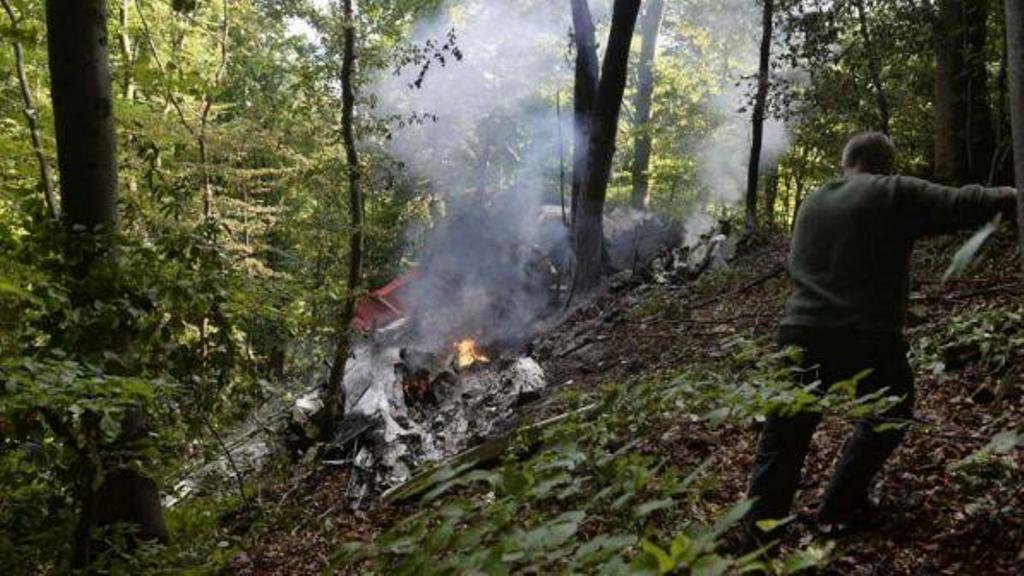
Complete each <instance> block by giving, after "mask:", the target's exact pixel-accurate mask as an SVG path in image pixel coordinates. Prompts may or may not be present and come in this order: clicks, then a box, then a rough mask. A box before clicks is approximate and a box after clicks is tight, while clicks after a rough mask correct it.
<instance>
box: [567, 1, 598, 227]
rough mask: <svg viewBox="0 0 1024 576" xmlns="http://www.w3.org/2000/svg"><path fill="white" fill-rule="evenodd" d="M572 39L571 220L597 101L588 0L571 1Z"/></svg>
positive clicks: (593, 34)
mask: <svg viewBox="0 0 1024 576" xmlns="http://www.w3.org/2000/svg"><path fill="white" fill-rule="evenodd" d="M570 2H571V6H572V26H573V38H574V40H575V44H576V78H575V87H574V91H573V120H574V124H575V127H576V130H575V132H576V133H575V134H574V143H573V151H572V199H571V202H570V205H571V212H572V217H571V220H572V223H573V227H574V228H575V225H576V215H577V213H578V212H579V201H580V191H581V190H582V188H583V181H584V177H585V176H584V174H585V173H586V170H587V146H588V145H589V144H590V122H591V117H592V116H593V113H594V103H595V102H596V100H597V81H598V65H599V64H598V60H597V38H596V32H595V30H594V20H593V18H592V17H591V15H590V5H589V3H588V2H587V0H570Z"/></svg>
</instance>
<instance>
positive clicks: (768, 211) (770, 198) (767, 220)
mask: <svg viewBox="0 0 1024 576" xmlns="http://www.w3.org/2000/svg"><path fill="white" fill-rule="evenodd" d="M766 179H767V182H766V183H765V188H764V225H765V228H766V229H768V230H772V229H774V228H775V201H776V199H777V197H778V194H779V169H778V167H773V168H772V169H771V170H769V171H768V176H767V178H766Z"/></svg>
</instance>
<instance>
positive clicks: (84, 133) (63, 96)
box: [46, 0, 117, 231]
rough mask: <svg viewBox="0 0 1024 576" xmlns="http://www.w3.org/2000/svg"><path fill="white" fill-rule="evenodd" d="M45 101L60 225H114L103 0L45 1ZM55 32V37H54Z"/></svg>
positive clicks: (110, 110)
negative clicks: (48, 101)
mask: <svg viewBox="0 0 1024 576" xmlns="http://www.w3.org/2000/svg"><path fill="white" fill-rule="evenodd" d="M46 14H47V29H48V30H49V31H50V33H48V34H47V39H48V46H49V60H50V82H51V86H52V88H51V97H52V99H53V115H54V125H55V128H56V135H57V164H58V166H59V168H60V173H61V176H62V178H61V208H62V212H63V214H64V219H65V223H66V224H67V225H68V226H69V227H70V228H72V229H73V230H77V231H94V230H95V229H96V228H98V227H102V228H105V229H110V228H112V227H113V226H114V225H115V223H116V221H117V160H116V155H115V148H114V147H115V136H114V114H113V97H112V95H111V91H110V64H109V62H108V60H107V30H106V22H107V7H106V2H105V0H47V2H46ZM57 31H59V33H54V32H57Z"/></svg>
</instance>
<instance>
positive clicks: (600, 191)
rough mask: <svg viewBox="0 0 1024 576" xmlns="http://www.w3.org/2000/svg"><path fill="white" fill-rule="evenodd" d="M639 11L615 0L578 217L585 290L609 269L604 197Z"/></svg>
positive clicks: (580, 286) (630, 0)
mask: <svg viewBox="0 0 1024 576" xmlns="http://www.w3.org/2000/svg"><path fill="white" fill-rule="evenodd" d="M639 12H640V0H615V9H614V12H613V15H612V29H611V33H610V34H609V37H608V49H607V51H606V52H605V57H604V64H603V65H602V70H601V79H600V82H599V84H598V88H597V100H596V102H595V103H594V114H593V117H592V120H591V132H590V143H589V145H588V147H587V165H586V171H585V178H584V181H583V188H582V189H581V190H580V199H579V217H578V218H577V219H576V224H577V228H576V273H575V280H574V284H573V286H574V289H575V290H576V291H578V292H579V293H586V292H589V291H591V290H593V289H594V288H596V287H597V285H598V284H599V283H600V281H601V275H602V273H603V258H602V255H603V249H604V222H603V216H604V201H605V196H606V194H607V192H608V179H609V177H610V176H611V170H612V159H613V158H614V156H615V136H616V131H617V130H618V125H619V113H620V112H621V111H622V96H623V94H624V92H625V90H626V74H627V72H628V70H629V49H630V45H631V44H632V41H633V28H634V27H635V26H636V20H637V16H638V14H639Z"/></svg>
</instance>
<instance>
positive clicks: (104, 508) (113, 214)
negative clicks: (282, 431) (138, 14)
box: [46, 0, 167, 566]
mask: <svg viewBox="0 0 1024 576" xmlns="http://www.w3.org/2000/svg"><path fill="white" fill-rule="evenodd" d="M46 25H47V30H48V33H47V43H48V47H49V61H50V62H49V63H50V78H51V90H50V92H51V97H52V99H53V113H54V124H55V128H56V135H57V160H58V165H59V167H60V174H61V203H62V207H63V215H64V224H65V227H66V228H67V229H68V231H69V238H68V241H67V250H68V252H69V254H68V259H69V261H71V262H73V264H72V272H73V273H75V274H77V275H80V276H84V275H85V274H87V273H88V272H89V268H90V266H91V265H92V263H94V262H96V261H98V260H99V259H101V258H106V257H107V254H109V250H108V247H109V245H108V242H107V241H106V238H107V237H109V234H110V233H111V232H113V231H114V229H115V228H116V226H117V161H116V156H115V137H116V135H115V132H114V115H113V98H112V94H111V78H110V64H109V60H108V54H107V28H106V25H107V7H106V2H105V0H47V2H46ZM124 427H125V432H124V434H123V435H122V438H124V439H126V440H125V441H129V440H130V439H131V438H141V437H143V436H145V434H146V431H145V426H144V424H143V423H142V417H141V415H137V416H128V417H126V421H125V423H124ZM91 466H92V464H91V463H89V462H86V463H84V466H83V467H84V468H86V469H87V470H88V469H91ZM95 474H96V472H95V471H94V470H92V471H91V472H89V471H87V472H86V474H85V475H84V477H83V479H82V482H81V484H82V485H81V486H80V490H81V502H82V506H81V511H80V515H79V521H78V527H77V528H76V532H75V558H74V560H75V564H76V565H77V566H85V565H87V564H88V563H89V562H90V561H91V560H92V533H93V531H94V530H95V529H96V528H97V527H103V526H107V525H110V524H114V523H120V522H126V523H129V524H134V525H136V526H137V528H138V533H137V534H138V536H139V537H141V538H142V539H146V540H167V527H166V525H165V524H164V520H163V514H162V510H161V506H160V495H159V491H158V490H157V488H156V484H155V483H154V482H153V481H152V480H150V479H148V478H146V477H144V476H142V475H140V474H139V473H137V472H135V471H133V470H129V469H120V470H108V471H107V474H105V475H104V478H103V481H102V482H101V483H100V485H99V486H98V487H96V488H94V487H93V484H94V482H95Z"/></svg>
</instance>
